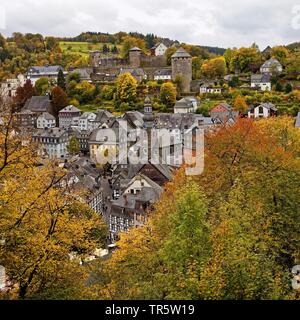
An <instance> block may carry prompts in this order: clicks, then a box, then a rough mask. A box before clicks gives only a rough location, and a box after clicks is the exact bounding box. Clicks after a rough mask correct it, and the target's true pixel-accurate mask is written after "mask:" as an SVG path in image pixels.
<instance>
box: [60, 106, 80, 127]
mask: <svg viewBox="0 0 300 320" xmlns="http://www.w3.org/2000/svg"><path fill="white" fill-rule="evenodd" d="M81 114H82V112H81V110H79V109H78V108H76V107H74V106H72V105H70V106H67V107H65V108H64V109H62V110H61V111H59V113H58V118H59V127H60V128H63V129H68V128H70V127H71V126H78V123H79V118H80V116H81Z"/></svg>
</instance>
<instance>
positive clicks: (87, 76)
mask: <svg viewBox="0 0 300 320" xmlns="http://www.w3.org/2000/svg"><path fill="white" fill-rule="evenodd" d="M74 73H78V74H79V76H80V80H81V81H88V82H92V79H91V74H92V73H93V69H92V68H77V69H73V70H71V71H70V72H69V74H74Z"/></svg>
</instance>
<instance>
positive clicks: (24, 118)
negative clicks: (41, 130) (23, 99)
mask: <svg viewBox="0 0 300 320" xmlns="http://www.w3.org/2000/svg"><path fill="white" fill-rule="evenodd" d="M37 117H38V115H37V114H36V113H35V112H32V111H31V110H26V109H25V110H24V109H23V110H21V111H20V112H18V113H16V123H17V125H18V126H20V127H22V128H31V129H34V128H36V123H37Z"/></svg>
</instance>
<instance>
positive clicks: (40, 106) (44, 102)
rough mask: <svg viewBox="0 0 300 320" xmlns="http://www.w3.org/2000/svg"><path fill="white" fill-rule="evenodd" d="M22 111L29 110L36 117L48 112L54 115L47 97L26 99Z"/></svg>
mask: <svg viewBox="0 0 300 320" xmlns="http://www.w3.org/2000/svg"><path fill="white" fill-rule="evenodd" d="M22 110H30V111H31V112H33V113H35V114H36V115H38V116H39V115H41V114H43V113H44V112H48V113H50V114H52V115H54V112H53V105H52V103H51V100H50V97H49V96H33V97H31V98H30V99H28V100H27V101H26V103H25V106H24V108H23V109H22Z"/></svg>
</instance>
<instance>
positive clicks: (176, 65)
mask: <svg viewBox="0 0 300 320" xmlns="http://www.w3.org/2000/svg"><path fill="white" fill-rule="evenodd" d="M178 76H179V77H181V78H182V91H183V92H184V93H186V92H190V91H191V81H192V56H191V55H190V54H189V53H187V52H186V51H185V50H184V49H183V48H180V49H178V50H177V51H176V52H175V53H174V54H173V55H172V80H173V81H174V80H176V78H177V77H178Z"/></svg>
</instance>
